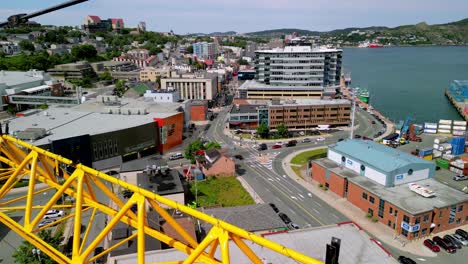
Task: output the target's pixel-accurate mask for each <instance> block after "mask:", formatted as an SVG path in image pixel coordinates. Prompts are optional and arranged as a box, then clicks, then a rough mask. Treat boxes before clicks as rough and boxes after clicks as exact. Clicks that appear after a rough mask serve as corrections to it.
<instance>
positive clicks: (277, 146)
mask: <svg viewBox="0 0 468 264" xmlns="http://www.w3.org/2000/svg"><path fill="white" fill-rule="evenodd" d="M271 148H272V149H279V148H282V145H278V144H274V145H273V146H271Z"/></svg>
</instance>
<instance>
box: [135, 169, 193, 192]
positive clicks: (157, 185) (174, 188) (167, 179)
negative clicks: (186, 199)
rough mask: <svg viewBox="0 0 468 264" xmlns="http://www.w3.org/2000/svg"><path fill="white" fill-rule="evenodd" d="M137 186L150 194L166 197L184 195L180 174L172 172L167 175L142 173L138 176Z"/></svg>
mask: <svg viewBox="0 0 468 264" xmlns="http://www.w3.org/2000/svg"><path fill="white" fill-rule="evenodd" d="M137 184H138V186H141V188H143V189H146V190H148V191H150V192H153V193H156V194H158V195H161V196H164V195H169V194H177V193H184V187H183V186H182V182H181V180H180V178H179V172H178V171H176V170H171V171H169V173H167V174H156V175H150V174H149V173H146V172H142V173H138V174H137Z"/></svg>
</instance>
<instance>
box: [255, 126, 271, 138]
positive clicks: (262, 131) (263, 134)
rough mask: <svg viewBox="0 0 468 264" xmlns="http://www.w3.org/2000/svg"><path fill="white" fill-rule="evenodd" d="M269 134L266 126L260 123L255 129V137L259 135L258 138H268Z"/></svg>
mask: <svg viewBox="0 0 468 264" xmlns="http://www.w3.org/2000/svg"><path fill="white" fill-rule="evenodd" d="M269 134H270V129H269V128H268V126H267V124H265V123H261V124H260V125H259V126H258V127H257V135H259V136H260V138H268V135H269Z"/></svg>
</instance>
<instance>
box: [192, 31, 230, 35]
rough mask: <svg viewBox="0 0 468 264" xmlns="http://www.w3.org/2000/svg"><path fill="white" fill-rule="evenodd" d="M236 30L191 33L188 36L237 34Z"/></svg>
mask: <svg viewBox="0 0 468 264" xmlns="http://www.w3.org/2000/svg"><path fill="white" fill-rule="evenodd" d="M236 34H237V32H235V31H226V32H211V33H190V34H187V35H186V36H232V35H236Z"/></svg>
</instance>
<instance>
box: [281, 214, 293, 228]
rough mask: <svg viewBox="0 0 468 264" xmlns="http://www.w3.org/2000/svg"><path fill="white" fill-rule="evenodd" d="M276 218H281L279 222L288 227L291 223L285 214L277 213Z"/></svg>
mask: <svg viewBox="0 0 468 264" xmlns="http://www.w3.org/2000/svg"><path fill="white" fill-rule="evenodd" d="M278 216H279V217H280V218H281V220H283V222H284V223H285V224H287V225H289V223H291V219H289V217H288V216H287V215H286V214H285V213H279V214H278Z"/></svg>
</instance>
